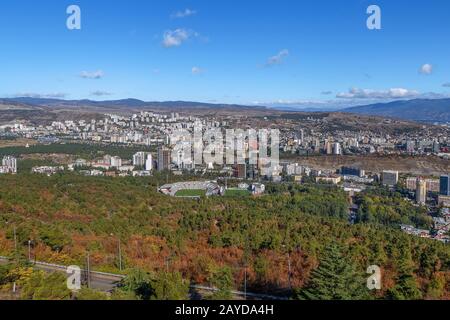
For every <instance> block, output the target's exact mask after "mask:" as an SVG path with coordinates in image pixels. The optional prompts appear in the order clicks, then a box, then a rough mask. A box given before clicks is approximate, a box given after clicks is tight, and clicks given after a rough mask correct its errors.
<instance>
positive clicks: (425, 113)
mask: <svg viewBox="0 0 450 320" xmlns="http://www.w3.org/2000/svg"><path fill="white" fill-rule="evenodd" d="M0 105H3V106H5V105H6V106H8V107H9V110H10V109H19V110H24V109H30V108H37V109H41V108H44V109H46V110H52V109H71V110H74V109H76V108H80V109H82V110H97V111H98V110H122V111H123V110H127V109H146V108H150V109H151V108H154V109H173V110H182V109H186V110H189V109H196V110H199V109H200V110H219V109H220V110H227V109H230V110H255V111H256V110H259V111H265V112H268V111H270V110H274V111H275V110H278V111H285V112H286V111H287V112H299V111H303V112H305V111H309V112H311V111H313V110H312V109H308V108H298V109H295V108H291V107H289V108H286V109H284V108H271V107H266V106H260V105H258V106H245V105H237V104H216V103H204V102H193V101H163V102H154V101H153V102H146V101H142V100H138V99H122V100H108V101H94V100H87V99H85V100H63V99H47V98H33V97H20V98H4V99H1V98H0ZM3 110H5V108H3ZM314 111H316V112H320V111H330V110H325V109H324V110H321V109H317V108H314ZM334 111H338V112H344V113H355V114H363V115H376V116H383V117H387V118H398V119H403V120H412V121H423V122H450V99H412V100H397V101H393V102H388V103H376V104H369V105H362V106H356V107H349V108H341V109H337V110H334Z"/></svg>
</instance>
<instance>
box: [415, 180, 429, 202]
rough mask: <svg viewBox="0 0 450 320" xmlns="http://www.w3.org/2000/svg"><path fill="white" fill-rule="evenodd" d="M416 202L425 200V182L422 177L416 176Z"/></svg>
mask: <svg viewBox="0 0 450 320" xmlns="http://www.w3.org/2000/svg"><path fill="white" fill-rule="evenodd" d="M416 202H417V203H419V204H425V203H426V202H427V184H426V181H425V180H424V179H422V178H417V181H416Z"/></svg>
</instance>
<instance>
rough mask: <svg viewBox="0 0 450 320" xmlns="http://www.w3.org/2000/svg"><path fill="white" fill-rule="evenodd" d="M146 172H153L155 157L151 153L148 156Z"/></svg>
mask: <svg viewBox="0 0 450 320" xmlns="http://www.w3.org/2000/svg"><path fill="white" fill-rule="evenodd" d="M145 170H146V171H152V170H153V157H152V154H151V153H149V154H148V155H147V160H146V161H145Z"/></svg>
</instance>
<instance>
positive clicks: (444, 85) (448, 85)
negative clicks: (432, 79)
mask: <svg viewBox="0 0 450 320" xmlns="http://www.w3.org/2000/svg"><path fill="white" fill-rule="evenodd" d="M442 86H443V87H444V88H450V82H446V83H444V84H443V85H442Z"/></svg>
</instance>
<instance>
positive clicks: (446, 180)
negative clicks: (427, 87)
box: [439, 174, 450, 196]
mask: <svg viewBox="0 0 450 320" xmlns="http://www.w3.org/2000/svg"><path fill="white" fill-rule="evenodd" d="M439 193H440V194H441V195H443V196H450V174H448V175H443V176H441V178H440V179H439Z"/></svg>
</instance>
